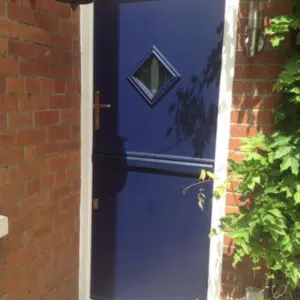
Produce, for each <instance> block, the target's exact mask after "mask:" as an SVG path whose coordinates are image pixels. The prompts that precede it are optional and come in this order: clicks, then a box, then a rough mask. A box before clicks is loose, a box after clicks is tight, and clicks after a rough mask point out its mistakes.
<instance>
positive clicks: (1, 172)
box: [0, 167, 10, 213]
mask: <svg viewBox="0 0 300 300" xmlns="http://www.w3.org/2000/svg"><path fill="white" fill-rule="evenodd" d="M9 179H10V176H9V169H8V168H7V167H6V168H0V187H1V186H3V185H6V184H8V183H9V181H10V180H9ZM1 212H2V213H4V212H3V207H2V209H1Z"/></svg>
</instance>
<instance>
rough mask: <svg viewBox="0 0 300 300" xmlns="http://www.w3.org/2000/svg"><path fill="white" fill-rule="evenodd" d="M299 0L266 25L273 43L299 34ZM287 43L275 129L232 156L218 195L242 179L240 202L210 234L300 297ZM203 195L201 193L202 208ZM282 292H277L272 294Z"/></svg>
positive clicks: (295, 126)
mask: <svg viewBox="0 0 300 300" xmlns="http://www.w3.org/2000/svg"><path fill="white" fill-rule="evenodd" d="M296 2H297V3H296V5H295V7H296V9H295V10H294V12H293V13H292V14H290V15H284V16H278V17H275V18H273V19H272V22H271V25H270V27H269V28H268V29H267V30H266V35H269V36H270V37H271V43H272V45H273V46H274V47H278V46H280V45H281V43H282V42H283V41H285V42H287V37H289V38H290V37H296V39H297V33H298V32H300V14H299V12H298V11H299V10H298V5H299V3H300V1H299V0H297V1H296ZM299 37H300V35H299ZM288 48H289V49H288V56H289V59H288V62H287V63H286V65H285V67H284V70H283V71H282V73H281V74H280V76H279V78H278V80H277V82H276V84H275V86H274V92H276V93H281V94H282V98H283V101H282V104H281V105H280V107H279V108H278V109H277V111H276V117H275V122H276V128H277V129H276V131H275V132H274V133H273V134H272V135H269V136H267V135H263V134H259V135H257V136H255V137H251V138H247V139H245V141H244V143H243V146H242V148H241V150H242V151H244V152H245V154H246V155H245V158H244V159H243V161H242V162H240V163H237V162H234V161H232V160H230V161H229V163H230V171H229V175H228V180H227V182H226V183H222V184H221V185H219V186H218V187H217V188H216V189H215V191H214V195H215V197H216V198H220V197H221V196H222V195H223V194H224V192H225V190H226V185H227V187H228V184H229V185H230V182H232V181H238V182H239V184H238V187H237V188H236V189H235V190H234V194H235V195H236V196H237V197H239V200H240V203H241V204H240V205H239V207H238V209H239V212H238V213H229V214H227V215H226V216H225V217H223V218H222V219H221V222H220V226H219V227H218V228H216V229H214V230H213V231H212V235H214V234H218V233H219V232H225V233H226V234H227V235H228V236H229V237H231V238H233V239H234V240H235V244H236V246H235V253H234V257H233V260H234V264H237V263H239V262H241V261H242V260H243V259H245V258H250V259H251V261H252V263H253V265H254V269H255V270H257V269H261V268H262V267H266V269H267V270H268V274H266V278H267V281H266V282H272V281H273V282H274V280H275V279H278V278H280V279H281V282H283V286H284V288H283V289H281V292H282V291H283V292H282V293H283V294H284V293H285V294H286V295H288V297H290V298H289V299H299V298H298V297H299V296H295V290H296V289H297V288H299V287H300V164H299V162H300V55H299V49H297V47H288ZM210 179H211V180H215V178H214V175H213V174H211V173H207V172H205V171H202V172H201V175H200V182H202V181H206V180H210ZM203 200H204V195H203V192H201V193H199V205H200V207H202V206H203ZM266 285H267V284H266ZM279 296H281V294H280V292H278V291H277V294H276V292H274V291H273V294H272V295H271V298H272V299H276V298H279Z"/></svg>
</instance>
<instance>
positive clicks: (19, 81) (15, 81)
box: [6, 78, 25, 93]
mask: <svg viewBox="0 0 300 300" xmlns="http://www.w3.org/2000/svg"><path fill="white" fill-rule="evenodd" d="M6 80H7V92H8V93H24V91H25V80H24V79H23V78H7V79H6Z"/></svg>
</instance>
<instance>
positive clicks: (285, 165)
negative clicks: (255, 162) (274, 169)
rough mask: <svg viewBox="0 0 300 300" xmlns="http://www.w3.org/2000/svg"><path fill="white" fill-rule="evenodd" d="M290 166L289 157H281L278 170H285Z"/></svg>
mask: <svg viewBox="0 0 300 300" xmlns="http://www.w3.org/2000/svg"><path fill="white" fill-rule="evenodd" d="M290 166H291V157H290V156H287V157H285V158H284V159H283V162H282V163H281V164H280V171H281V172H282V171H285V170H287V169H288V168H289V167H290Z"/></svg>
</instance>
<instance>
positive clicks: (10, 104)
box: [0, 80, 18, 112]
mask: <svg viewBox="0 0 300 300" xmlns="http://www.w3.org/2000/svg"><path fill="white" fill-rule="evenodd" d="M0 82H1V80H0ZM17 109H18V98H17V96H7V95H0V111H1V112H8V111H13V110H17Z"/></svg>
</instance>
